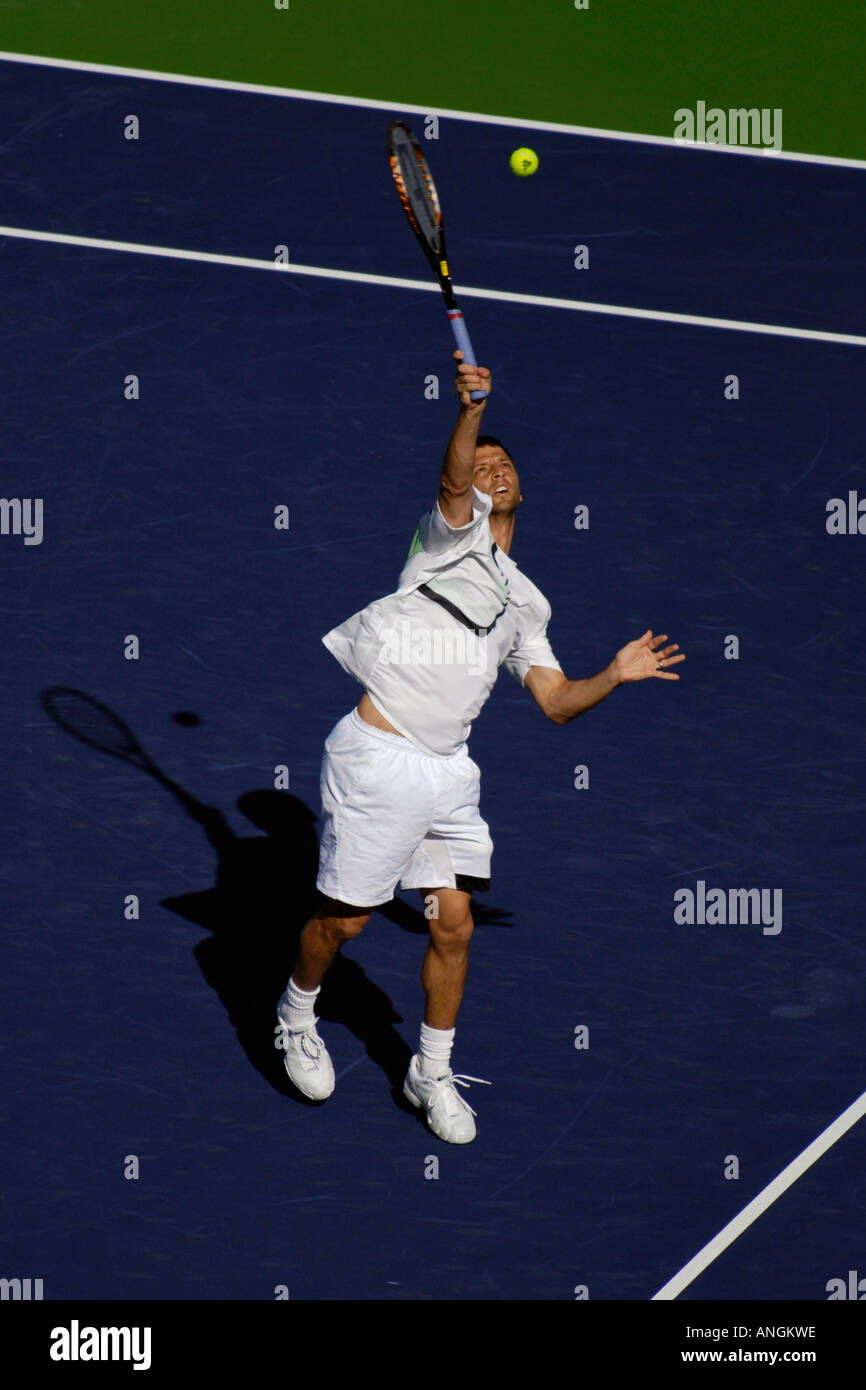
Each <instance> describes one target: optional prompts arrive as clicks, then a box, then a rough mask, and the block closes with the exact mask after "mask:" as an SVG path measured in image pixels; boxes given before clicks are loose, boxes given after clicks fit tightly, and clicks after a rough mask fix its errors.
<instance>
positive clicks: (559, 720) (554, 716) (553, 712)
mask: <svg viewBox="0 0 866 1390" xmlns="http://www.w3.org/2000/svg"><path fill="white" fill-rule="evenodd" d="M544 713H545V714H546V715H547V717H548V719H549V720H550V721H551V723H552V724H570V723H571V718H572V717H571V715H570V714H563V713H562V710H561V709H558V708H557V706H556V704H555V703H554V701H553V700H548V701H547V703H546V704H545V706H544Z"/></svg>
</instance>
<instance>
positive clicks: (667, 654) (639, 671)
mask: <svg viewBox="0 0 866 1390" xmlns="http://www.w3.org/2000/svg"><path fill="white" fill-rule="evenodd" d="M667 640H668V635H667V633H666V632H664V633H662V635H661V636H660V637H653V634H652V628H649V627H648V628H647V630H646V632H645V633H644V635H643V637H638V639H637V641H636V642H629V643H628V645H627V646H625V647H623V648H622V650H621V651H618V652H617V654H616V657H615V658H614V667H615V670H616V674H617V676H618V678H619V679H620V680H621V681H643V680H646V679H647V677H648V676H658V677H660V679H661V680H666V681H678V680H679V676H678V675H676V673H675V672H674V671H669V670H668V669H667V668H668V667H669V666H675V665H676V663H677V662H678V661H685V659H686V658H685V653H684V652H680V654H679V656H674V655H673V653H674V652H678V651H679V650H680V649H679V646H678V645H677V643H676V642H671V644H670V646H669V647H664V646H662V643H663V642H667Z"/></svg>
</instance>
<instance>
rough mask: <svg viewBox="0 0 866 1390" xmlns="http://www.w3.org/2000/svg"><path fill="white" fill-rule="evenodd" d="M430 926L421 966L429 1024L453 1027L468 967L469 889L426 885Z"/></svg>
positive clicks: (425, 1007)
mask: <svg viewBox="0 0 866 1390" xmlns="http://www.w3.org/2000/svg"><path fill="white" fill-rule="evenodd" d="M422 896H423V898H424V905H425V909H426V911H427V913H428V914H430V915H429V916H428V923H429V926H430V945H429V946H428V947H427V954H426V955H425V957H424V964H423V966H422V967H421V984H422V986H423V989H424V994H425V998H426V1003H425V1006H424V1022H425V1023H426V1024H427V1026H428V1027H430V1028H453V1027H454V1025H455V1023H456V1022H457V1011H458V1009H459V1008H460V1001H461V999H462V998H463V989H464V986H465V984H466V973H467V970H468V968H469V939H470V937H471V936H472V931H473V926H474V924H473V921H472V911H471V903H472V899H471V897H470V895H469V893H464V892H462V891H461V890H460V889H459V888H428V889H425V890H424V891H423V893H422Z"/></svg>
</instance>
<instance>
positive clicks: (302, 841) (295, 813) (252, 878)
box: [41, 686, 423, 1106]
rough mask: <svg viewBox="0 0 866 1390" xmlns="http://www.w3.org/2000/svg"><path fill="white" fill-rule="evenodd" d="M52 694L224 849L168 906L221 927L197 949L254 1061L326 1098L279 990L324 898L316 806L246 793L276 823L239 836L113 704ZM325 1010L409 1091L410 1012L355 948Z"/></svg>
mask: <svg viewBox="0 0 866 1390" xmlns="http://www.w3.org/2000/svg"><path fill="white" fill-rule="evenodd" d="M41 703H42V707H43V709H44V710H45V712H46V713H47V714H48V715H49V716H50V718H51V719H53V720H54V722H55V723H56V724H58V725H59V726H60V727H61V728H62V729H63V730H64V731H65V732H66V733H68V734H71V735H72V736H73V737H74V738H76V739H78V740H79V741H80V742H82V743H85V744H87V745H88V746H89V747H91V748H94V749H97V750H98V751H99V752H102V753H107V754H110V755H111V756H113V757H117V758H121V759H122V760H123V761H124V762H127V763H129V764H131V765H132V766H134V767H138V768H139V769H140V770H141V771H143V772H146V773H148V774H149V775H150V776H151V777H153V778H154V779H155V780H156V781H157V782H159V783H160V785H161V786H163V787H164V788H165V789H166V790H167V791H169V792H171V793H172V795H173V796H174V797H175V798H176V800H177V801H178V802H179V803H180V805H181V806H182V807H183V809H184V810H185V811H186V813H187V815H188V816H189V817H190V818H191V819H192V820H193V821H195V822H196V823H197V824H198V825H200V826H201V827H202V829H203V830H204V833H205V835H206V837H207V840H208V842H209V843H210V845H211V846H212V847H213V849H214V851H215V853H216V856H217V862H216V872H215V880H214V883H213V885H212V887H210V888H207V889H205V890H203V891H200V892H190V893H183V894H180V895H179V896H176V897H171V898H164V899H162V900H161V906H163V907H166V908H168V910H169V911H171V912H175V913H177V915H178V916H180V917H182V918H184V920H185V921H187V922H192V923H194V924H195V925H196V926H199V927H204V928H205V929H206V930H207V931H208V932H209V933H210V935H209V936H208V937H206V938H205V939H204V940H203V941H200V942H199V944H198V945H197V946H196V947H195V949H194V955H195V958H196V960H197V962H198V965H199V968H200V970H201V972H202V974H203V976H204V978H205V980H206V981H207V983H208V984H209V985H210V986H211V988H212V989H214V990H215V991H216V993H217V994H218V995H219V998H220V1000H221V1001H222V1004H223V1006H224V1007H225V1010H226V1012H227V1014H228V1016H229V1019H230V1021H231V1023H232V1025H233V1027H234V1029H235V1032H236V1035H237V1038H238V1042H239V1043H240V1045H241V1047H242V1048H243V1050H244V1052H245V1053H246V1056H247V1058H248V1060H249V1061H250V1063H251V1064H252V1066H254V1067H255V1068H256V1070H257V1071H258V1072H260V1074H261V1075H262V1076H263V1077H264V1078H265V1080H266V1081H267V1082H268V1083H269V1084H270V1085H271V1086H273V1087H274V1088H275V1089H276V1090H277V1091H279V1092H280V1093H281V1094H283V1095H286V1096H291V1097H292V1098H293V1099H295V1100H299V1101H302V1102H303V1103H304V1104H306V1105H311V1106H316V1105H319V1104H321V1102H317V1101H310V1100H307V1098H306V1097H305V1096H302V1095H301V1093H300V1092H299V1091H297V1090H296V1089H295V1087H294V1086H293V1085H292V1083H291V1082H290V1080H289V1078H288V1076H287V1075H286V1071H285V1068H284V1066H283V1064H282V1053H281V1052H280V1051H278V1050H277V1048H276V1047H275V1046H274V1026H275V1022H276V1018H275V1011H276V1004H277V1000H278V999H279V996H280V995H281V994H282V992H283V990H284V989H285V986H286V981H287V979H288V976H289V971H290V970H291V967H292V963H293V961H294V958H295V952H296V950H297V943H298V937H299V936H300V933H301V931H302V929H303V927H304V925H305V923H306V922H307V921H308V920H309V918H310V917H311V916H312V913H313V911H314V908H315V905H316V902H317V900H318V894H317V891H316V886H315V885H316V872H317V868H318V856H319V845H318V839H317V836H316V816H315V815H314V813H313V812H312V811H311V810H310V808H309V806H307V805H306V804H305V802H303V801H301V800H300V799H299V798H298V797H296V796H291V795H290V794H289V793H287V792H278V791H275V790H273V789H269V788H264V789H261V790H254V791H248V792H244V793H243V794H242V795H241V796H239V797H238V800H237V808H238V810H239V811H240V812H241V814H242V815H243V816H245V817H246V819H247V820H248V821H250V822H251V824H252V825H254V826H255V827H256V828H257V829H258V830H261V831H263V832H264V834H262V835H254V836H243V835H237V834H235V832H234V830H233V829H232V828H231V826H230V825H229V823H228V821H227V820H226V817H225V816H224V815H223V813H222V811H220V810H219V809H218V808H217V807H214V806H208V805H205V804H204V803H203V802H201V801H199V800H198V799H197V798H196V797H194V796H192V795H191V794H190V793H189V792H188V791H186V789H185V788H183V787H181V786H180V785H179V784H178V783H177V782H174V781H173V780H172V779H171V778H170V777H167V776H166V775H165V773H163V772H162V771H161V769H160V768H159V767H157V765H156V763H155V762H154V761H153V759H152V758H151V757H150V756H149V755H148V754H147V753H146V752H145V751H144V749H143V748H142V746H141V744H140V743H139V742H138V740H137V739H136V738H135V735H134V734H133V732H132V730H131V729H130V728H129V726H128V725H127V724H125V723H124V721H123V720H122V719H121V718H120V717H119V716H118V715H117V714H115V713H114V712H113V711H112V710H110V709H109V708H108V707H107V706H106V705H104V704H102V703H101V702H100V701H98V700H95V699H94V698H93V697H92V696H90V695H86V694H84V692H82V691H80V690H75V689H73V688H72V687H69V686H53V687H51V688H50V689H48V690H45V691H43V693H42V696H41ZM187 722H195V721H189V720H187ZM419 916H420V917H421V920H422V921H423V915H422V914H419ZM316 1012H317V1015H318V1016H319V1017H320V1018H321V1019H322V1020H324V1021H333V1022H338V1023H342V1024H344V1025H345V1027H347V1028H348V1029H349V1031H350V1032H352V1033H354V1035H355V1037H356V1038H358V1040H359V1041H360V1042H361V1043H362V1044H363V1046H364V1047H365V1049H366V1051H367V1055H368V1056H369V1057H370V1059H371V1060H372V1061H373V1062H375V1063H376V1064H377V1065H378V1066H380V1067H381V1068H382V1070H383V1071H384V1072H385V1075H386V1076H387V1077H388V1080H389V1081H390V1082H391V1085H392V1088H395V1096H396V1095H399V1093H400V1088H402V1083H403V1078H404V1076H405V1074H406V1068H407V1066H408V1064H409V1058H410V1055H411V1049H410V1048H409V1047H408V1046H407V1044H406V1043H405V1042H404V1041H403V1039H402V1038H401V1037H400V1035H399V1033H397V1031H396V1030H395V1028H394V1026H393V1025H394V1024H395V1023H400V1022H402V1019H401V1017H400V1016H399V1015H398V1014H397V1013H396V1012H395V1010H394V1007H393V1005H392V1003H391V1000H390V999H389V998H388V996H387V995H386V994H385V992H384V991H383V990H381V989H380V988H379V987H378V985H375V984H373V982H372V981H371V980H369V979H368V978H367V976H366V975H365V973H364V971H363V970H362V968H361V967H360V965H358V963H357V962H356V961H354V960H352V959H351V957H347V956H344V955H342V954H340V955H339V956H338V957H337V959H336V960H335V961H334V964H333V966H332V967H331V969H330V971H329V972H328V976H327V978H326V980H325V982H324V984H323V986H322V992H321V994H320V995H319V1000H318V1004H317V1008H316ZM338 1070H339V1066H338Z"/></svg>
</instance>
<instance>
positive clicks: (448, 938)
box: [430, 909, 475, 948]
mask: <svg viewBox="0 0 866 1390" xmlns="http://www.w3.org/2000/svg"><path fill="white" fill-rule="evenodd" d="M474 930H475V923H474V922H473V920H472V913H471V912H469V910H468V909H466V910H464V911H462V912H459V913H458V912H445V913H444V914H443V915H441V916H440V917H438V918H433V917H431V919H430V934H431V936H432V937H433V939H434V940H435V941H436V942H437V943H438V944H441V945H443V946H446V947H452V948H459V947H461V946H468V944H469V939H470V937H471V936H472V933H473V931H474Z"/></svg>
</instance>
